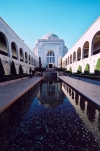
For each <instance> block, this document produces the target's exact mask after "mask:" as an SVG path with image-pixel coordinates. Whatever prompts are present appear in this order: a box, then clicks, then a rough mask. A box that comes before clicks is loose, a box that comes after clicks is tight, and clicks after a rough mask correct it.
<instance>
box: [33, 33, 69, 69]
mask: <svg viewBox="0 0 100 151" xmlns="http://www.w3.org/2000/svg"><path fill="white" fill-rule="evenodd" d="M33 51H34V53H36V52H38V54H36V55H37V56H38V57H41V62H42V67H47V68H50V69H51V68H54V67H60V61H61V58H62V57H63V56H64V55H65V54H66V52H67V51H68V49H67V47H66V46H65V44H64V40H63V39H59V37H58V36H57V35H55V34H46V35H44V36H43V37H42V38H41V39H38V40H37V41H36V46H35V47H34V50H33Z"/></svg>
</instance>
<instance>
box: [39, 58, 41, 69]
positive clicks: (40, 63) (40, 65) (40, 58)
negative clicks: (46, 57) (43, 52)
mask: <svg viewBox="0 0 100 151" xmlns="http://www.w3.org/2000/svg"><path fill="white" fill-rule="evenodd" d="M39 68H41V57H39Z"/></svg>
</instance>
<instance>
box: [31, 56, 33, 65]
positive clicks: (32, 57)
mask: <svg viewBox="0 0 100 151" xmlns="http://www.w3.org/2000/svg"><path fill="white" fill-rule="evenodd" d="M31 63H32V65H33V57H32V58H31Z"/></svg>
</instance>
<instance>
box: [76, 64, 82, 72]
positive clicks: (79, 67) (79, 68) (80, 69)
mask: <svg viewBox="0 0 100 151" xmlns="http://www.w3.org/2000/svg"><path fill="white" fill-rule="evenodd" d="M77 73H82V67H81V66H80V65H79V66H78V70H77Z"/></svg>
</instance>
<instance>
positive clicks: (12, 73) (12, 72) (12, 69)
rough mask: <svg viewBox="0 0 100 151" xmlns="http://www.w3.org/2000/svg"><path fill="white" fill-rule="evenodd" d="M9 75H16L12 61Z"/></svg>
mask: <svg viewBox="0 0 100 151" xmlns="http://www.w3.org/2000/svg"><path fill="white" fill-rule="evenodd" d="M11 75H16V68H15V63H14V61H12V62H11Z"/></svg>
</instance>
